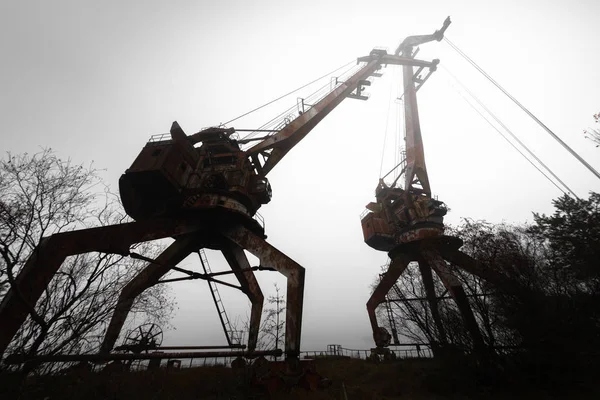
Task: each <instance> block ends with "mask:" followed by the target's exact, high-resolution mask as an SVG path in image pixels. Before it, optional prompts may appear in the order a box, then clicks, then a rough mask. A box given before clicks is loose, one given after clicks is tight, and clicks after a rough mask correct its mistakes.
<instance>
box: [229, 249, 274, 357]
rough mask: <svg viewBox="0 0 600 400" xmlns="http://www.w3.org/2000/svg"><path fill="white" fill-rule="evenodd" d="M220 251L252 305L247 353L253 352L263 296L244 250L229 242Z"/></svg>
mask: <svg viewBox="0 0 600 400" xmlns="http://www.w3.org/2000/svg"><path fill="white" fill-rule="evenodd" d="M221 251H222V253H223V255H224V256H225V259H226V260H227V263H229V266H230V267H231V269H232V270H233V272H234V274H235V277H236V278H237V280H238V281H239V282H240V286H241V288H242V292H244V293H245V294H246V295H247V296H248V298H249V299H250V303H252V309H251V311H250V328H249V329H248V351H249V352H253V351H254V350H256V342H257V341H258V331H259V329H260V317H261V315H262V309H263V302H264V296H263V294H262V291H261V290H260V286H259V285H258V282H257V280H256V277H255V276H254V272H252V271H251V270H250V263H249V262H248V258H247V257H246V254H244V249H242V248H241V247H240V246H238V245H237V244H235V243H231V242H230V243H228V244H227V245H225V246H224V248H223V249H222V250H221ZM242 270H244V271H242Z"/></svg>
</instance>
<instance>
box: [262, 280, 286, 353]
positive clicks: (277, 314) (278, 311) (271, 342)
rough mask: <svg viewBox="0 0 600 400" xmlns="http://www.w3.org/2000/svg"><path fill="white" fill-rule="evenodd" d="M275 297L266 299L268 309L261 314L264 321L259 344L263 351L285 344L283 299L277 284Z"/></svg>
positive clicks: (275, 285)
mask: <svg viewBox="0 0 600 400" xmlns="http://www.w3.org/2000/svg"><path fill="white" fill-rule="evenodd" d="M273 286H274V288H275V295H274V296H273V295H271V296H269V297H268V298H267V304H268V307H267V308H266V309H265V311H264V312H263V318H264V321H263V323H262V324H261V329H260V338H259V340H260V342H261V344H262V346H263V348H264V349H267V350H270V349H278V348H279V345H280V344H283V343H284V342H285V299H284V297H283V294H281V293H280V291H281V289H279V286H277V284H274V285H273Z"/></svg>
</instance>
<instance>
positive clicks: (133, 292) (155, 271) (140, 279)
mask: <svg viewBox="0 0 600 400" xmlns="http://www.w3.org/2000/svg"><path fill="white" fill-rule="evenodd" d="M199 246H200V244H199V241H198V237H197V236H196V235H193V234H190V235H186V236H184V237H180V238H177V239H175V241H174V242H173V243H172V244H171V245H170V246H169V247H167V248H166V249H165V250H164V251H163V252H162V253H161V254H160V255H159V256H158V257H157V258H156V260H155V262H153V263H150V264H148V266H147V267H146V268H144V269H143V270H142V271H140V272H139V273H138V274H137V275H136V276H135V277H134V278H133V279H132V280H131V281H130V282H129V283H128V284H127V285H126V286H125V287H124V288H123V290H121V294H120V295H119V300H118V301H117V305H116V307H115V311H114V312H113V315H112V318H111V320H110V324H109V325H108V328H107V330H106V333H105V335H104V340H103V341H102V346H101V347H100V352H102V353H108V352H110V351H111V350H112V349H113V348H114V346H115V343H116V342H117V339H118V338H119V334H120V333H121V329H123V324H125V320H126V319H127V315H128V314H129V311H130V310H131V307H132V305H133V302H134V301H135V299H136V297H138V296H139V295H140V294H142V293H143V292H144V291H145V290H146V289H148V288H150V287H152V286H154V285H156V284H157V282H158V280H159V279H160V278H162V277H163V276H164V275H165V274H166V273H168V272H169V271H170V270H171V267H173V266H176V265H177V264H179V263H180V262H181V261H183V260H184V259H185V258H186V257H187V256H188V255H190V254H191V253H192V252H194V251H195V250H196V249H197V248H198V247H199Z"/></svg>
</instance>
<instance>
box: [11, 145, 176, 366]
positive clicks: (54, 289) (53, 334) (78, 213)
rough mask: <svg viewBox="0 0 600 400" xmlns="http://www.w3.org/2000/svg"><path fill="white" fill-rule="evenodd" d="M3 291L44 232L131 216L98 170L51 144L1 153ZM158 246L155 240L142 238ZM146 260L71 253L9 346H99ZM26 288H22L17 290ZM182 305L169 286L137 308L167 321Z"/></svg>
mask: <svg viewBox="0 0 600 400" xmlns="http://www.w3.org/2000/svg"><path fill="white" fill-rule="evenodd" d="M0 193H2V198H1V200H0V295H4V294H5V293H6V291H7V289H8V288H9V287H14V288H16V286H14V282H15V279H16V276H17V275H18V273H19V271H20V270H21V268H22V267H23V265H24V264H25V262H26V261H27V259H28V258H29V256H30V254H31V252H32V251H34V249H35V248H36V246H37V245H38V244H39V242H40V240H41V239H42V238H43V237H45V236H49V235H52V234H55V233H59V232H64V231H69V230H74V229H81V228H87V227H92V226H103V225H109V224H115V223H121V222H126V220H127V217H126V215H125V214H124V213H123V212H122V211H121V207H120V204H119V202H118V199H117V198H116V196H114V195H112V194H111V193H110V192H109V191H108V188H107V187H106V186H105V185H104V184H103V183H102V180H101V179H100V177H99V174H98V170H97V169H95V168H94V167H93V165H90V166H88V167H84V166H82V165H75V164H73V163H72V162H71V161H70V160H66V161H65V160H62V159H60V158H58V157H57V156H56V155H55V154H54V153H53V152H52V151H51V150H49V149H46V150H43V151H41V152H39V153H37V154H33V155H28V154H27V153H25V154H22V155H12V154H8V156H7V158H6V159H3V160H0ZM142 247H143V250H141V251H143V252H146V253H151V252H153V251H154V250H156V249H155V247H153V246H152V245H142ZM143 267H144V264H143V263H142V262H140V261H138V260H132V259H129V258H125V257H123V256H119V255H114V254H105V253H88V254H81V255H76V256H71V257H68V258H67V259H66V260H65V262H64V263H63V265H62V266H61V267H60V269H59V270H58V272H57V274H56V275H55V276H54V278H53V279H52V280H51V282H50V284H49V285H48V287H47V288H46V290H45V292H44V294H43V295H42V297H41V298H40V299H39V301H38V302H37V303H36V304H34V305H33V304H30V305H29V308H30V309H29V318H28V319H27V320H26V322H25V323H24V324H23V326H22V327H21V329H20V330H19V331H18V333H17V335H16V336H15V338H14V339H13V341H12V342H11V344H10V346H9V351H10V352H18V353H25V354H28V355H35V354H54V353H59V352H69V353H71V352H77V353H83V352H91V351H96V350H97V348H98V346H99V343H100V340H101V335H102V333H103V331H104V329H105V325H106V324H107V322H108V318H109V317H110V314H111V313H112V309H113V307H114V306H115V302H116V299H117V298H118V294H119V291H120V290H121V288H122V287H123V286H124V285H125V284H126V283H127V282H128V281H129V280H130V279H131V278H132V277H133V276H134V275H135V274H136V273H137V272H139V271H140V269H141V268H143ZM15 294H16V295H17V296H19V293H15ZM173 307H174V303H173V302H172V301H171V298H170V297H169V295H168V293H167V292H166V288H165V287H164V286H157V287H154V288H153V289H151V290H149V291H146V292H145V293H144V295H143V296H141V297H140V299H139V300H138V301H137V303H136V305H135V306H134V309H133V311H134V314H135V313H138V314H139V313H141V314H144V316H143V317H142V318H147V319H150V320H153V321H158V322H165V321H166V320H167V319H168V316H169V314H170V312H171V311H172V309H173Z"/></svg>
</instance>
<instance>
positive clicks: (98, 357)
mask: <svg viewBox="0 0 600 400" xmlns="http://www.w3.org/2000/svg"><path fill="white" fill-rule="evenodd" d="M281 354H283V352H282V351H281V349H276V350H261V351H253V352H248V351H206V352H183V353H147V354H111V353H108V354H54V355H47V356H34V357H27V356H25V355H20V354H18V355H11V356H8V357H6V359H5V360H4V362H5V363H6V364H23V363H25V362H29V361H32V362H38V363H45V362H69V361H90V362H94V361H110V360H120V361H129V360H156V359H161V360H162V359H172V358H220V357H247V358H255V357H261V356H280V355H281Z"/></svg>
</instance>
